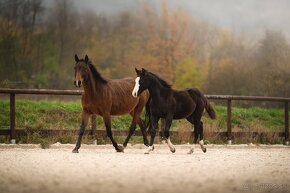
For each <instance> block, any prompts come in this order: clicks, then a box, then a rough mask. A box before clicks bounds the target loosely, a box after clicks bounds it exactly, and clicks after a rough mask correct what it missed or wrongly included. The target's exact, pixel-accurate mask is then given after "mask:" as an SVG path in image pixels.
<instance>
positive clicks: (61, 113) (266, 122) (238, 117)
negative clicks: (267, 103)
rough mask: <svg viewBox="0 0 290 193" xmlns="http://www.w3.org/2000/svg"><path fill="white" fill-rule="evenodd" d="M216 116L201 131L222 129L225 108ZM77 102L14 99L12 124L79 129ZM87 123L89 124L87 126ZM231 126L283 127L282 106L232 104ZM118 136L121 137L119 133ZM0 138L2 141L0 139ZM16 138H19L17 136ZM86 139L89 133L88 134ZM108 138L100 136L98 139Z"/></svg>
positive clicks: (4, 115) (177, 125)
mask: <svg viewBox="0 0 290 193" xmlns="http://www.w3.org/2000/svg"><path fill="white" fill-rule="evenodd" d="M214 108H215V110H216V112H217V115H218V119H217V120H211V119H209V118H208V116H207V115H206V116H204V117H203V122H204V125H205V131H208V132H209V131H226V119H227V108H226V107H225V106H215V107H214ZM81 109H82V108H81V104H80V101H74V102H64V101H46V100H41V101H33V100H22V99H21V100H19V99H17V100H16V128H17V129H26V130H36V131H37V130H39V129H71V130H77V129H79V125H80V122H81ZM9 122H10V121H9V101H8V100H1V101H0V129H8V128H9ZM130 123H131V116H129V115H125V116H119V117H113V119H112V128H113V129H118V130H127V129H128V128H129V126H130ZM88 127H90V125H89V126H88ZM232 127H233V129H232V130H233V131H247V132H252V131H264V132H265V131H283V128H284V111H283V109H274V108H271V109H266V108H259V107H252V108H236V107H234V108H233V109H232ZM97 129H105V128H104V124H103V121H102V118H101V117H98V118H97ZM191 129H192V126H191V125H190V124H188V123H187V121H186V120H181V121H174V123H173V124H172V130H179V131H185V130H191ZM35 135H36V136H28V137H26V138H21V140H20V141H22V142H23V143H29V142H31V141H34V142H36V143H44V144H45V145H44V147H47V146H48V145H47V144H46V141H43V139H38V138H39V136H37V134H35ZM135 138H136V141H137V142H142V138H140V137H135ZM2 139H3V137H2ZM75 139H76V138H75V136H73V137H68V136H67V137H63V138H54V140H58V141H61V142H63V143H65V142H68V143H69V142H72V141H75ZM120 140H123V138H122V137H120ZM0 141H3V140H1V139H0ZM18 141H19V140H18ZM88 141H89V137H88ZM102 141H103V142H104V143H106V142H109V141H107V139H102V140H100V142H102Z"/></svg>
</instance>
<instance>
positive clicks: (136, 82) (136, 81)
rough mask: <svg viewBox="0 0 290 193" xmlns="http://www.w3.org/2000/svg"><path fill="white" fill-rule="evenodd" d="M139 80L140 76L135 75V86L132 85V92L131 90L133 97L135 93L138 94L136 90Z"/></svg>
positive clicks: (135, 95)
mask: <svg viewBox="0 0 290 193" xmlns="http://www.w3.org/2000/svg"><path fill="white" fill-rule="evenodd" d="M139 81H140V77H137V78H136V79H135V86H134V89H133V92H132V95H133V97H137V95H138V90H139V87H140V84H139Z"/></svg>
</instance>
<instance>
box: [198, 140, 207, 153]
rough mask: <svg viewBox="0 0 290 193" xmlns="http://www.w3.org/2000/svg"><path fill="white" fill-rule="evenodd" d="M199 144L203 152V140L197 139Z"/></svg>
mask: <svg viewBox="0 0 290 193" xmlns="http://www.w3.org/2000/svg"><path fill="white" fill-rule="evenodd" d="M199 145H200V148H201V149H202V151H203V152H206V148H205V147H204V142H203V140H200V141H199Z"/></svg>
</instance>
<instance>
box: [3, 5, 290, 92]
mask: <svg viewBox="0 0 290 193" xmlns="http://www.w3.org/2000/svg"><path fill="white" fill-rule="evenodd" d="M160 3H161V5H160V8H161V10H157V9H156V8H154V7H153V6H152V5H150V4H149V3H147V2H146V1H144V3H142V4H140V6H139V7H138V8H137V10H135V11H120V12H117V13H113V14H104V13H100V14H98V13H95V12H92V11H90V10H83V11H80V10H77V9H76V8H75V7H74V5H73V2H72V1H69V0H58V1H54V5H53V6H52V8H45V7H44V5H43V1H42V0H13V1H10V0H2V1H1V2H0V86H1V87H23V88H58V89H67V88H72V86H73V84H72V81H73V75H74V73H73V65H74V54H75V53H77V54H78V55H80V56H84V55H85V54H87V55H88V56H89V57H90V58H91V60H92V61H93V63H94V64H95V66H96V67H97V69H98V70H99V71H100V72H101V73H102V74H103V75H104V76H105V77H107V78H112V79H114V78H123V77H128V76H131V77H135V71H134V68H135V67H138V68H141V67H144V68H146V69H148V70H151V71H153V72H157V73H158V74H159V75H160V76H161V77H163V78H164V79H166V80H167V81H168V82H170V83H171V84H172V85H173V87H174V88H178V89H179V88H186V87H197V88H200V89H201V90H203V92H205V93H206V94H235V95H265V96H286V97H289V96H290V44H289V42H288V41H287V39H286V37H285V36H284V34H283V33H282V32H277V31H271V30H265V32H264V34H263V35H262V36H261V37H259V39H255V40H254V41H249V40H251V37H250V35H240V34H236V33H235V32H233V31H231V30H226V29H223V28H221V27H219V26H216V25H213V24H210V23H209V22H207V21H204V20H201V19H199V18H194V17H193V16H191V15H190V14H189V13H188V12H187V11H185V10H182V9H180V8H178V9H177V8H176V9H175V8H172V9H169V7H168V5H167V1H166V0H163V1H161V2H160Z"/></svg>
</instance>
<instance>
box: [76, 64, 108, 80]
mask: <svg viewBox="0 0 290 193" xmlns="http://www.w3.org/2000/svg"><path fill="white" fill-rule="evenodd" d="M80 61H82V62H85V60H84V59H81V60H80ZM87 64H88V66H89V68H90V70H91V72H92V74H93V77H94V78H95V80H96V81H97V82H101V83H107V82H108V80H106V79H105V78H104V77H103V76H102V75H101V74H100V73H99V72H98V70H97V69H96V67H95V66H94V65H93V63H92V61H91V60H89V61H88V63H87Z"/></svg>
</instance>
